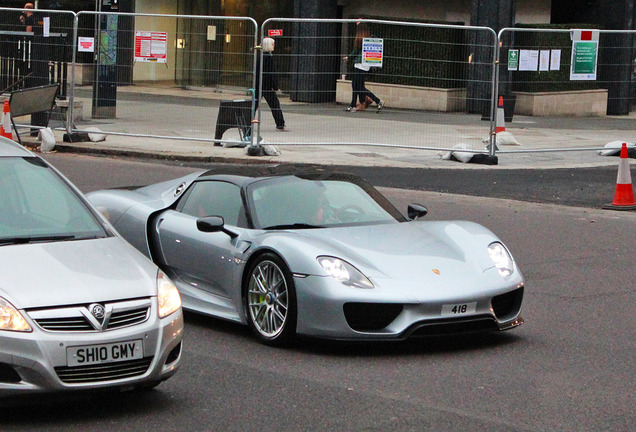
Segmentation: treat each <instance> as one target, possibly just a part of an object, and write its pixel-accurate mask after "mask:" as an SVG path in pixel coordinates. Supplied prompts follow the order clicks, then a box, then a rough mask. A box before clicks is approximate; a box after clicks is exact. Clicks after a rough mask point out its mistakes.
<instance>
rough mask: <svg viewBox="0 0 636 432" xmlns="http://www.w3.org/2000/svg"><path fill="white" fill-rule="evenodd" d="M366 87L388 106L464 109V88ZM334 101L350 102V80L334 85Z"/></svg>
mask: <svg viewBox="0 0 636 432" xmlns="http://www.w3.org/2000/svg"><path fill="white" fill-rule="evenodd" d="M366 87H367V88H368V89H369V90H370V91H371V92H373V93H374V94H375V95H376V96H377V97H379V98H380V99H382V100H383V101H384V103H385V104H386V106H387V107H388V108H402V109H414V110H424V111H441V112H456V111H459V112H462V111H465V110H466V89H464V88H458V89H441V88H433V87H416V86H406V85H397V84H384V83H374V82H367V83H366ZM336 102H338V103H342V104H347V105H348V104H349V103H350V102H351V81H350V80H344V79H340V80H338V82H337V85H336Z"/></svg>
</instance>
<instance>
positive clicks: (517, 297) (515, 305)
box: [491, 288, 523, 320]
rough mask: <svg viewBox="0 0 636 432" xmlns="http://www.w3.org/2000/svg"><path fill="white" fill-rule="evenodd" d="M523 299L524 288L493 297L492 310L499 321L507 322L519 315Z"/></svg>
mask: <svg viewBox="0 0 636 432" xmlns="http://www.w3.org/2000/svg"><path fill="white" fill-rule="evenodd" d="M522 299H523V288H518V289H516V290H514V291H510V292H508V293H506V294H501V295H498V296H495V297H493V298H492V302H491V304H492V310H493V311H494V312H495V316H496V317H497V319H499V320H501V319H503V320H506V319H510V318H513V317H514V316H515V315H517V314H518V313H519V309H520V308H521V301H522Z"/></svg>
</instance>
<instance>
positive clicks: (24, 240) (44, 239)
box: [0, 235, 75, 246]
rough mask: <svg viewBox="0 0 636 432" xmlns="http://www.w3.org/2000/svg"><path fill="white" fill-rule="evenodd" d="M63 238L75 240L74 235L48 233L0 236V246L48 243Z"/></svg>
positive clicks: (62, 239)
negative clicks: (41, 234) (44, 234)
mask: <svg viewBox="0 0 636 432" xmlns="http://www.w3.org/2000/svg"><path fill="white" fill-rule="evenodd" d="M64 240H75V236H74V235H50V236H32V237H4V238H0V246H6V245H16V244H28V243H48V242H56V241H64Z"/></svg>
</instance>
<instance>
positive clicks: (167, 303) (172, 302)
mask: <svg viewBox="0 0 636 432" xmlns="http://www.w3.org/2000/svg"><path fill="white" fill-rule="evenodd" d="M157 300H158V302H159V318H165V317H167V316H168V315H170V314H171V313H174V312H176V311H177V310H179V308H180V307H181V296H180V295H179V291H178V290H177V287H176V286H175V285H174V283H172V281H171V280H170V278H169V277H168V276H166V275H165V273H164V272H162V271H161V270H159V273H157Z"/></svg>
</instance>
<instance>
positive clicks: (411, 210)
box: [407, 204, 428, 220]
mask: <svg viewBox="0 0 636 432" xmlns="http://www.w3.org/2000/svg"><path fill="white" fill-rule="evenodd" d="M427 213H428V209H427V208H426V207H424V206H423V205H421V204H409V207H408V213H407V215H408V217H409V219H410V220H417V219H419V218H421V217H424V216H426V214H427Z"/></svg>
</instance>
